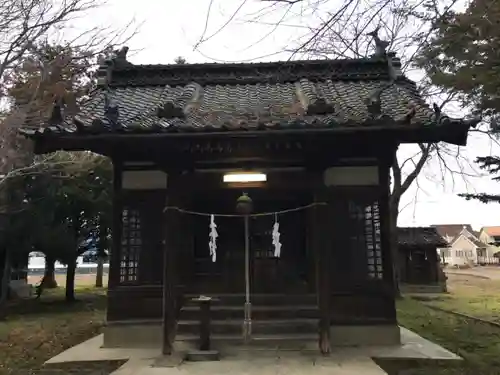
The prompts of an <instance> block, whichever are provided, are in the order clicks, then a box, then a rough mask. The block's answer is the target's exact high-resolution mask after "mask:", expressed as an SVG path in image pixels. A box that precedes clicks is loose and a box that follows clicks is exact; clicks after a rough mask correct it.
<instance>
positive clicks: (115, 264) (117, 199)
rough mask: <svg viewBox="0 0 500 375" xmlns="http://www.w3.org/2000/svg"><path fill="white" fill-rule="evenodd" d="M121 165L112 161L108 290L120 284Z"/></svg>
mask: <svg viewBox="0 0 500 375" xmlns="http://www.w3.org/2000/svg"><path fill="white" fill-rule="evenodd" d="M122 195H123V194H122V165H121V163H120V162H118V161H115V160H113V197H112V199H113V204H112V214H111V215H112V224H111V230H112V232H111V235H112V242H111V256H110V259H109V280H108V289H112V288H114V287H116V286H117V285H118V284H119V283H120V257H121V243H122V240H121V238H122V225H123V223H122V210H123V199H122Z"/></svg>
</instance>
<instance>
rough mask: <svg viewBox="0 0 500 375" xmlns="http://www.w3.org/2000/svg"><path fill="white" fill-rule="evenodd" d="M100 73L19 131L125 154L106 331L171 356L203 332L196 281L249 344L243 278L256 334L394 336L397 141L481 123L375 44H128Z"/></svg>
mask: <svg viewBox="0 0 500 375" xmlns="http://www.w3.org/2000/svg"><path fill="white" fill-rule="evenodd" d="M97 75H98V82H97V86H96V88H95V89H94V90H93V91H92V92H91V93H90V99H89V100H88V102H87V103H86V104H85V105H84V106H83V108H81V109H80V112H79V113H78V114H77V115H75V116H70V115H67V114H65V113H64V106H63V105H62V104H61V103H56V104H55V106H54V111H53V113H52V116H51V119H50V121H48V123H47V124H46V125H44V126H42V127H40V128H38V127H37V128H32V127H29V126H26V127H25V128H23V129H21V133H22V134H23V135H24V136H26V137H28V138H30V139H31V140H32V141H33V142H34V149H35V152H36V153H38V154H42V153H49V152H54V151H57V150H67V151H80V150H88V151H92V152H95V153H98V154H101V155H105V156H108V157H109V158H111V160H112V162H113V166H114V195H113V220H114V222H113V228H112V230H113V241H112V243H113V244H112V250H111V258H110V271H109V286H108V309H107V325H106V327H105V331H104V344H105V346H108V347H148V346H149V347H151V346H153V347H160V346H161V347H163V352H164V353H167V354H168V353H171V352H172V350H173V349H172V348H174V347H175V342H178V341H180V340H186V341H189V340H195V339H197V332H198V325H197V324H198V323H197V322H198V319H199V314H200V310H199V306H198V305H196V304H194V302H193V301H192V298H193V297H196V296H200V295H203V296H212V297H217V301H214V302H213V303H212V308H211V318H212V321H211V332H212V340H213V342H216V341H217V340H233V341H234V342H235V343H236V342H238V343H239V342H240V341H241V340H242V325H243V323H244V320H245V314H244V305H245V302H248V301H247V300H246V297H247V294H248V293H249V297H250V301H251V304H252V310H251V311H252V332H251V338H252V340H282V341H287V340H301V339H304V340H306V339H315V340H319V343H320V347H321V350H322V351H323V352H328V351H329V350H330V347H334V346H336V345H359V344H370V345H374V344H390V343H398V342H399V327H398V323H397V318H396V309H395V296H394V277H393V259H392V256H391V251H390V248H391V236H390V231H389V228H390V227H389V224H390V212H389V189H390V168H391V165H392V164H393V163H394V162H395V156H396V151H397V149H398V146H399V145H400V144H405V143H429V142H432V143H434V142H447V143H451V144H455V145H465V144H466V140H467V134H468V131H469V128H470V127H471V126H475V124H476V123H477V120H464V119H454V118H450V117H448V116H446V115H444V114H443V113H441V111H440V110H439V108H437V106H435V108H431V107H429V106H428V105H427V104H426V103H425V102H424V100H423V99H422V97H421V96H420V94H419V91H418V89H417V86H416V84H415V83H414V82H412V81H410V80H409V79H408V78H406V77H405V76H404V75H403V74H402V73H401V62H400V60H399V59H398V58H397V57H396V56H395V55H394V54H392V53H386V52H385V51H383V50H380V48H378V49H377V53H375V55H373V56H372V57H370V58H363V59H351V60H307V61H287V62H268V63H252V64H246V63H245V64H211V63H210V64H172V65H134V64H132V63H130V62H129V61H127V60H126V49H124V50H122V51H120V52H119V53H117V54H116V56H115V58H113V59H110V60H108V61H107V62H106V64H105V65H104V66H101V67H100V68H99V70H98V73H97ZM243 193H246V194H247V195H248V197H249V198H251V200H252V203H253V207H252V211H251V215H250V216H247V218H248V224H249V225H248V236H246V235H245V225H244V221H245V220H244V217H240V216H238V211H237V201H238V198H239V197H241V196H242V194H243ZM247 213H250V212H247ZM260 213H269V214H268V215H259V214H260ZM275 213H276V214H275ZM211 215H214V216H213V219H214V222H215V225H216V232H217V237H216V238H215V240H214V241H215V243H216V250H215V251H216V256H215V257H213V254H210V248H209V242H210V241H211V238H210V236H209V233H210V232H211V226H210V223H211V219H212V216H211ZM275 223H279V241H280V243H281V249H280V254H279V256H277V254H276V251H275V250H276V249H275V247H274V245H273V242H274V241H273V239H274V237H273V228H274V225H275ZM247 239H248V244H247V245H248V248H249V254H248V256H249V258H248V264H247V265H246V258H245V249H246V247H245V242H246V240H247ZM214 258H215V259H214ZM214 260H215V261H214ZM245 267H248V268H247V269H246V268H245ZM246 270H247V271H248V275H247V273H246ZM246 276H248V279H247V277H246Z"/></svg>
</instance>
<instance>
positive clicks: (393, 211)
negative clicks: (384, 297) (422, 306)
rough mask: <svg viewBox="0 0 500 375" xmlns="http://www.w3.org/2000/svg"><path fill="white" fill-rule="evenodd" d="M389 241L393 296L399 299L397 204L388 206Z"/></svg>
mask: <svg viewBox="0 0 500 375" xmlns="http://www.w3.org/2000/svg"><path fill="white" fill-rule="evenodd" d="M389 211H390V219H389V223H390V241H391V244H390V246H391V255H392V267H393V272H392V274H393V277H394V281H393V282H394V295H395V297H396V298H401V289H400V286H399V280H400V275H399V244H398V215H399V202H397V203H394V202H392V204H391V205H390V208H389Z"/></svg>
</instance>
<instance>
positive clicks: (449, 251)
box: [433, 224, 495, 266]
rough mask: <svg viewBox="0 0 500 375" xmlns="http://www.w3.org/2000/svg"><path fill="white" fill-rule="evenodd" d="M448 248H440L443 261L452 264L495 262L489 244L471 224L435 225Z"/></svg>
mask: <svg viewBox="0 0 500 375" xmlns="http://www.w3.org/2000/svg"><path fill="white" fill-rule="evenodd" d="M433 227H435V228H436V230H437V231H438V233H439V234H440V235H441V237H443V239H444V240H445V241H446V242H447V243H448V244H449V247H448V248H441V249H438V252H439V255H440V257H441V261H443V262H445V263H447V264H448V265H450V266H464V265H474V264H482V263H492V262H494V260H495V259H494V258H493V254H490V252H488V245H487V244H486V243H484V242H482V241H481V240H480V239H479V233H478V232H475V231H474V230H473V229H472V227H471V225H470V224H444V225H433Z"/></svg>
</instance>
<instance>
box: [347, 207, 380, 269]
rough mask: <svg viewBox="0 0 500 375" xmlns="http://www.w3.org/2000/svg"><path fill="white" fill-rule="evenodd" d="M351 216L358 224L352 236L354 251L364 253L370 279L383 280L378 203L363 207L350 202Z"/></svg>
mask: <svg viewBox="0 0 500 375" xmlns="http://www.w3.org/2000/svg"><path fill="white" fill-rule="evenodd" d="M349 216H350V217H351V219H353V220H354V221H355V223H356V224H355V228H356V231H355V233H353V235H352V236H351V246H352V249H353V250H354V251H360V252H363V253H364V255H365V256H364V258H365V259H366V262H367V263H366V267H367V268H365V270H366V271H365V272H367V275H368V277H370V278H374V279H381V278H382V276H383V267H382V250H381V243H380V214H379V208H378V203H377V202H375V203H373V204H371V205H368V206H362V205H358V204H355V203H354V202H350V204H349Z"/></svg>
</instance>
